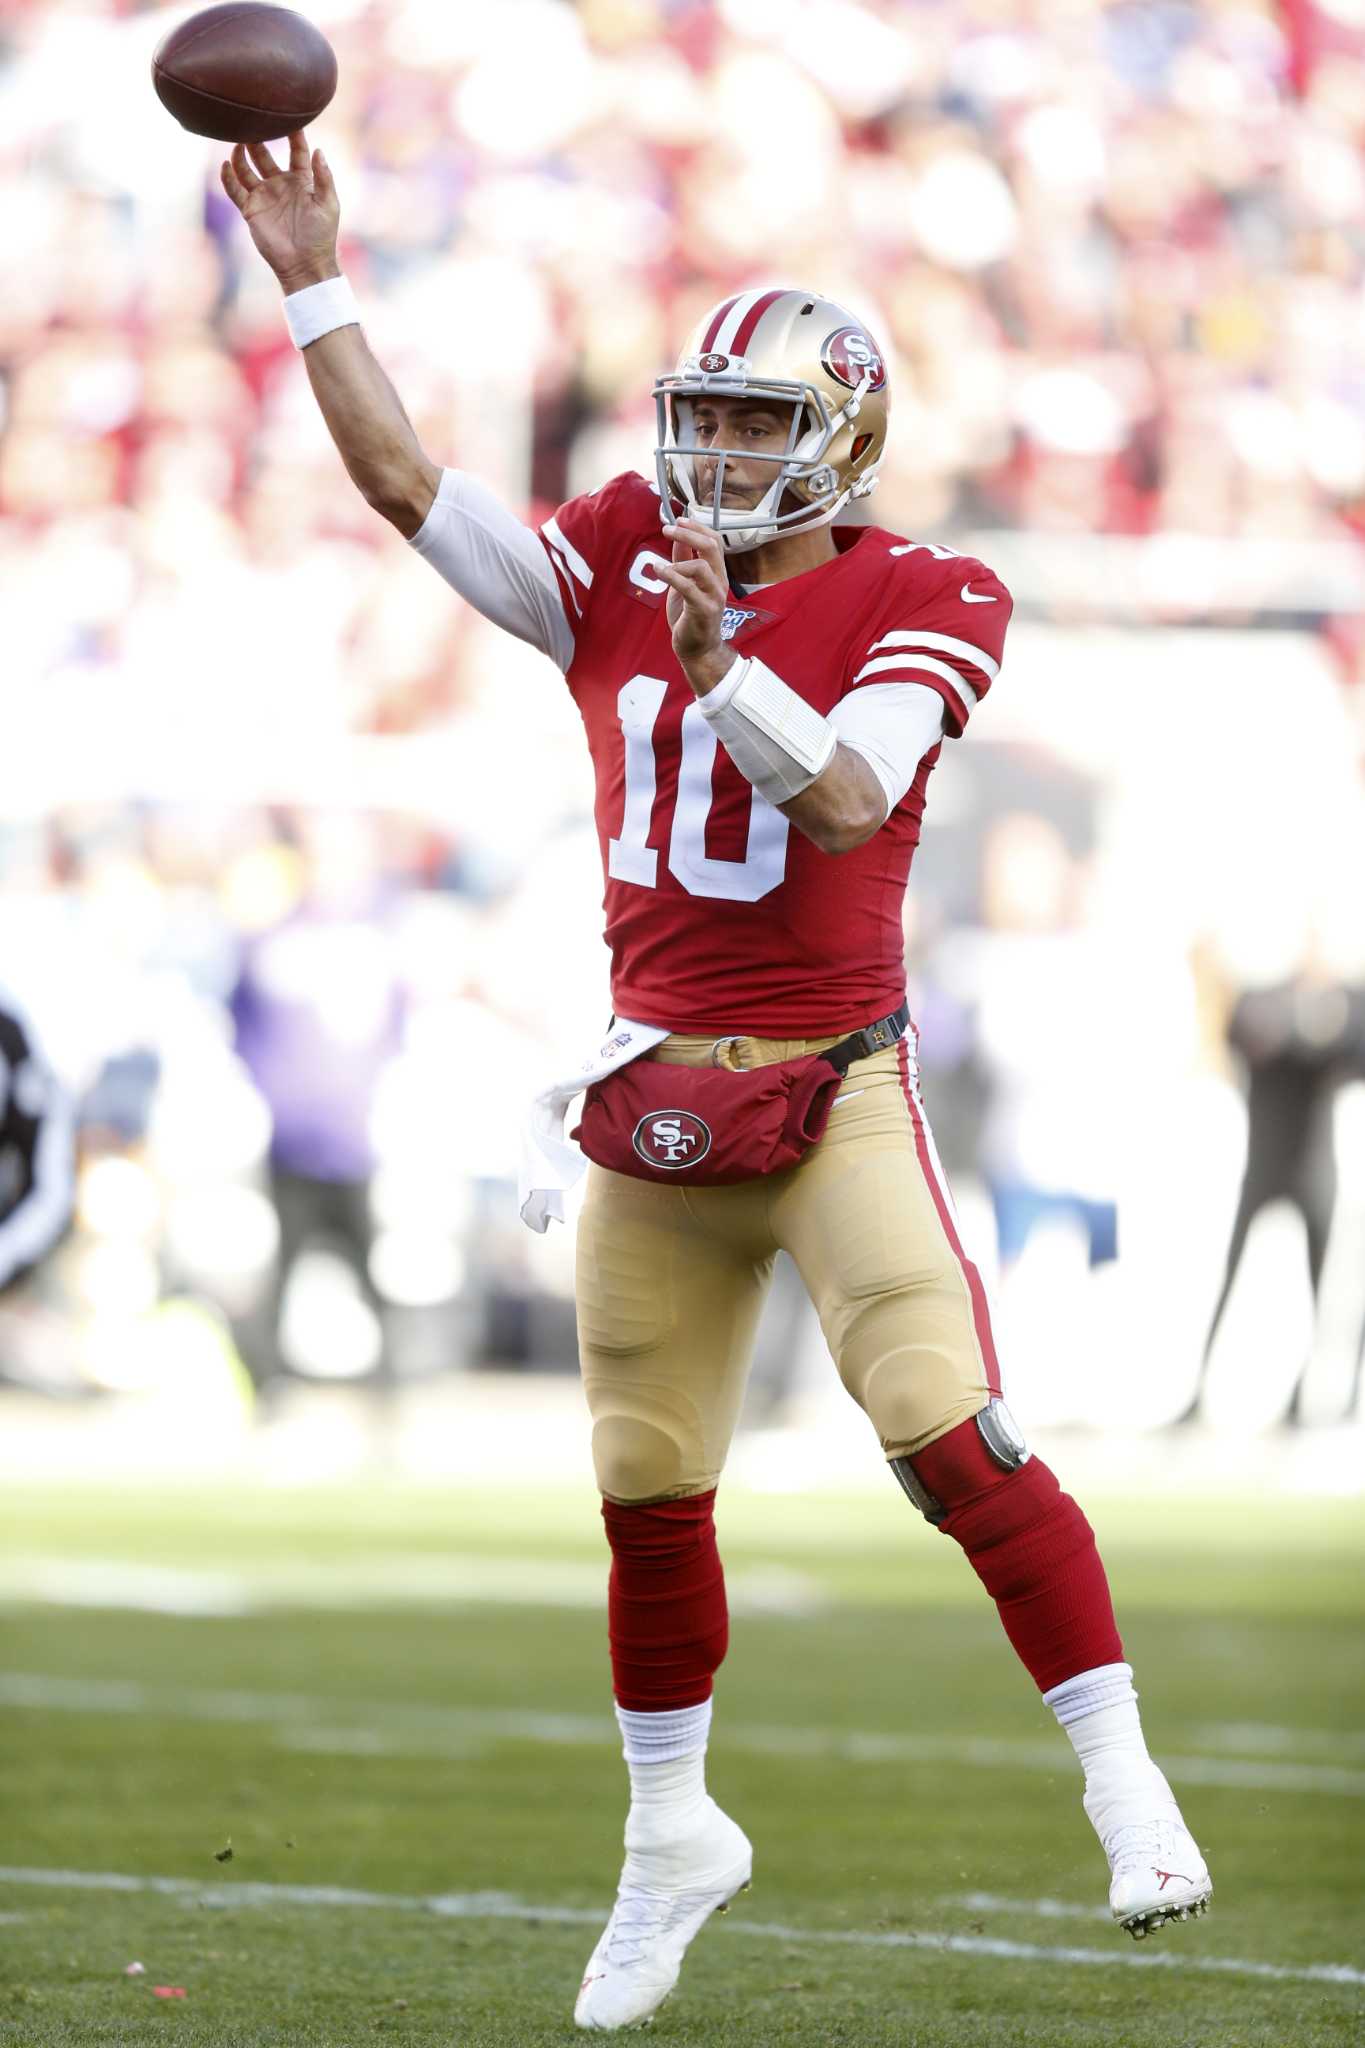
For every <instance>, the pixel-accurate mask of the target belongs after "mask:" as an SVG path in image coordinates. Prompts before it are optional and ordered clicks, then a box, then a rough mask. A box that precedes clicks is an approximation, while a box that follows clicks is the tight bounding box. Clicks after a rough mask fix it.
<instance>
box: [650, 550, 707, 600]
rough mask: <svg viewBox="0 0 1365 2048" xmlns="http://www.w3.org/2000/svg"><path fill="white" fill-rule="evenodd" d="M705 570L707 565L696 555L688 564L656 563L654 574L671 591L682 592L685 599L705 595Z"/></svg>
mask: <svg viewBox="0 0 1365 2048" xmlns="http://www.w3.org/2000/svg"><path fill="white" fill-rule="evenodd" d="M705 570H706V564H705V563H704V562H699V561H698V560H697V558H696V556H695V555H694V556H693V557H692V559H691V560H690V561H686V562H656V563H655V565H654V572H655V574H656V575H657V576H658V578H659V580H660V582H662V583H666V584H667V585H668V587H669V589H670V590H676V591H679V592H681V594H682V595H683V596H684V597H691V596H694V595H701V594H702V593H703V590H704V585H703V583H702V580H701V579H702V577H703V575H704V573H705Z"/></svg>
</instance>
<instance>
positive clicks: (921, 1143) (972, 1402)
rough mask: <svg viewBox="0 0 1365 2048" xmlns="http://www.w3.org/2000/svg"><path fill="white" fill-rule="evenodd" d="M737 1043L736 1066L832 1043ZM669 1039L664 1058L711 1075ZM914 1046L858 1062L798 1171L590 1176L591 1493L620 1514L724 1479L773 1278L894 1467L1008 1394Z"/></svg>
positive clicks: (584, 1344)
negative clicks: (668, 1180)
mask: <svg viewBox="0 0 1365 2048" xmlns="http://www.w3.org/2000/svg"><path fill="white" fill-rule="evenodd" d="M841 1035H842V1034H831V1035H830V1036H829V1037H825V1038H818V1039H801V1040H787V1041H781V1040H772V1039H740V1040H736V1041H732V1042H731V1043H732V1044H733V1045H734V1046H735V1047H736V1048H737V1052H736V1053H734V1054H731V1055H729V1056H728V1057H727V1058H726V1061H725V1063H726V1064H737V1065H743V1066H753V1065H758V1064H761V1063H766V1062H767V1061H769V1060H774V1059H791V1058H795V1057H796V1056H798V1055H799V1054H801V1053H803V1052H806V1051H814V1050H817V1049H818V1048H820V1047H822V1046H825V1045H828V1044H831V1043H832V1042H833V1037H834V1036H841ZM714 1043H715V1041H713V1040H712V1039H710V1038H691V1037H673V1038H669V1039H667V1040H665V1041H664V1043H663V1044H662V1045H661V1046H660V1047H659V1048H658V1049H657V1050H656V1052H655V1053H654V1055H653V1057H654V1058H655V1059H661V1060H663V1061H665V1062H666V1063H667V1062H673V1063H675V1064H684V1065H701V1064H704V1063H708V1062H709V1061H710V1058H711V1050H712V1046H713V1044H714ZM913 1045H914V1041H913V1038H909V1039H902V1040H901V1041H900V1043H899V1044H898V1045H894V1046H891V1047H889V1048H888V1049H887V1050H886V1051H885V1052H879V1053H875V1054H874V1055H873V1056H872V1057H871V1058H870V1059H863V1060H858V1061H856V1062H855V1063H854V1065H852V1066H851V1067H850V1068H849V1071H848V1076H847V1078H846V1080H845V1082H844V1085H843V1087H842V1089H841V1090H840V1094H839V1096H838V1098H837V1099H836V1102H835V1106H834V1108H833V1110H832V1112H831V1115H830V1119H829V1125H828V1128H827V1130H826V1132H825V1135H824V1137H823V1138H822V1139H821V1140H820V1143H819V1144H818V1145H817V1146H815V1147H814V1149H813V1150H812V1151H811V1152H809V1153H808V1154H807V1156H806V1157H805V1158H804V1159H803V1160H802V1161H801V1164H800V1165H799V1166H794V1167H790V1168H789V1169H788V1170H787V1171H786V1172H785V1173H775V1174H768V1175H765V1176H763V1177H762V1178H760V1179H756V1180H751V1181H741V1182H737V1183H735V1184H733V1185H731V1186H728V1187H696V1188H687V1187H674V1186H669V1185H666V1184H665V1185H660V1184H658V1183H655V1182H652V1181H642V1180H635V1179H633V1178H631V1177H630V1176H629V1175H627V1174H619V1173H611V1172H608V1171H607V1169H606V1168H604V1167H600V1166H593V1167H591V1168H590V1170H589V1182H588V1192H587V1199H586V1201H585V1203H584V1206H583V1211H582V1215H581V1218H580V1220H579V1226H578V1250H577V1284H576V1293H577V1300H578V1334H579V1351H580V1357H581V1360H582V1368H583V1385H584V1389H585V1392H586V1394H587V1399H588V1407H589V1410H590V1411H591V1414H592V1419H593V1459H594V1463H595V1466H596V1471H597V1483H598V1485H599V1487H600V1488H601V1491H602V1492H603V1493H604V1494H605V1495H606V1496H607V1498H608V1499H610V1500H614V1501H619V1502H623V1503H629V1502H642V1501H651V1500H671V1499H676V1498H678V1497H680V1496H682V1495H685V1494H691V1493H705V1492H707V1491H708V1490H709V1489H710V1488H711V1487H713V1486H714V1485H715V1484H716V1481H717V1479H718V1478H719V1476H720V1472H721V1469H722V1467H723V1465H724V1463H725V1457H726V1453H727V1451H728V1450H729V1447H730V1439H731V1437H732V1435H733V1434H734V1428H735V1423H736V1420H737V1418H738V1415H739V1409H740V1403H741V1400H742V1398H743V1394H744V1383H745V1379H746V1376H747V1374H748V1369H749V1360H750V1357H751V1354H752V1351H753V1343H754V1333H755V1331H756V1329H757V1326H758V1318H759V1311H760V1309H761V1308H762V1306H763V1299H764V1295H765V1294H766V1292H767V1287H768V1282H769V1280H770V1278H771V1275H772V1270H773V1261H774V1259H775V1258H776V1255H777V1253H778V1252H779V1251H786V1252H789V1253H790V1254H791V1257H792V1258H793V1260H794V1261H795V1263H796V1266H797V1269H798V1271H799V1272H800V1275H801V1278H802V1281H803V1282H804V1284H805V1287H806V1291H807V1293H808V1294H809V1295H810V1298H811V1300H812V1301H813V1302H814V1304H815V1307H816V1310H817V1312H818V1314H819V1317H820V1326H821V1328H822V1329H823V1331H824V1333H825V1338H826V1341H827V1342H828V1344H829V1348H830V1351H831V1353H832V1355H833V1357H834V1361H835V1364H836V1365H837V1367H838V1369H839V1376H840V1378H841V1379H842V1380H843V1383H844V1385H845V1387H847V1389H848V1391H849V1393H850V1394H851V1395H852V1396H853V1398H854V1400H855V1401H856V1402H857V1403H858V1405H859V1407H860V1408H862V1409H863V1411H864V1413H865V1414H866V1415H867V1416H868V1418H869V1420H870V1421H871V1423H872V1426H873V1428H874V1429H875V1430H876V1432H877V1434H878V1436H879V1437H880V1439H881V1445H882V1450H883V1452H884V1453H885V1455H886V1456H887V1457H888V1458H895V1457H900V1456H903V1455H904V1454H906V1453H908V1452H913V1451H918V1450H922V1449H923V1447H924V1445H925V1444H928V1443H932V1442H933V1441H934V1439H935V1438H936V1437H939V1436H942V1435H944V1434H945V1432H946V1431H948V1430H950V1429H953V1428H955V1427H956V1425H957V1424H958V1423H960V1422H964V1421H966V1420H967V1418H968V1417H969V1416H972V1415H975V1414H976V1413H977V1412H978V1410H980V1409H982V1408H984V1407H985V1406H986V1403H987V1402H988V1401H989V1400H990V1399H991V1398H992V1396H993V1395H996V1394H998V1393H999V1391H1000V1375H999V1368H998V1366H997V1364H996V1360H995V1350H994V1346H993V1343H992V1339H991V1329H990V1320H989V1315H988V1311H987V1307H986V1300H985V1294H984V1291H983V1289H982V1285H981V1279H980V1276H979V1274H978V1273H977V1271H976V1268H975V1267H974V1266H973V1265H972V1264H971V1262H970V1261H969V1260H968V1259H967V1257H966V1254H965V1253H964V1251H963V1249H962V1244H961V1240H960V1238H959V1236H958V1229H957V1221H956V1217H955V1215H954V1212H953V1207H952V1198H951V1196H950V1195H949V1193H948V1189H947V1183H946V1181H945V1180H944V1178H943V1175H942V1171H941V1169H940V1167H939V1164H938V1160H937V1156H936V1154H935V1152H934V1146H933V1139H932V1137H931V1136H930V1133H929V1127H928V1124H927V1122H926V1120H925V1116H924V1111H923V1106H922V1104H921V1103H920V1100H919V1092H918V1086H917V1082H916V1074H915V1061H914V1056H913Z"/></svg>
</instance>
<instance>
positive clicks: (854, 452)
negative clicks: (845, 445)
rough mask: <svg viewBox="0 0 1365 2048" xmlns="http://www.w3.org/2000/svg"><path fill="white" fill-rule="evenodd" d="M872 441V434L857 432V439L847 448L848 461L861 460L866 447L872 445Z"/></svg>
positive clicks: (866, 449)
mask: <svg viewBox="0 0 1365 2048" xmlns="http://www.w3.org/2000/svg"><path fill="white" fill-rule="evenodd" d="M872 441H873V436H872V435H871V434H859V436H858V438H857V440H856V441H855V442H854V443H853V446H852V448H850V450H849V458H848V459H849V461H850V462H861V461H862V459H863V457H864V456H865V455H866V453H867V451H868V449H869V448H870V447H871V446H872Z"/></svg>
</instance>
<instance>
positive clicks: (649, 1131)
mask: <svg viewBox="0 0 1365 2048" xmlns="http://www.w3.org/2000/svg"><path fill="white" fill-rule="evenodd" d="M630 1142H631V1144H632V1145H633V1146H634V1147H635V1150H636V1151H637V1152H638V1153H639V1155H640V1157H641V1159H643V1160H644V1162H645V1165H646V1166H660V1167H662V1168H663V1169H664V1171H665V1172H667V1173H676V1172H677V1171H678V1170H679V1168H680V1167H684V1166H695V1165H696V1163H697V1161H698V1160H699V1159H705V1157H706V1155H707V1153H708V1152H709V1151H710V1150H711V1131H710V1127H709V1126H708V1125H707V1124H704V1123H703V1122H702V1120H701V1118H700V1117H699V1116H693V1114H692V1112H691V1110H690V1109H656V1110H653V1111H651V1113H650V1114H649V1115H648V1116H642V1117H641V1118H640V1121H639V1123H638V1124H636V1126H635V1129H634V1131H633V1133H632V1134H631V1140H630Z"/></svg>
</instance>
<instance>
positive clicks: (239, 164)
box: [232, 142, 261, 193]
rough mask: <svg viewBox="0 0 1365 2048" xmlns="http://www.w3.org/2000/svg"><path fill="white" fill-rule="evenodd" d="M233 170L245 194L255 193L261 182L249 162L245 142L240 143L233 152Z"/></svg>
mask: <svg viewBox="0 0 1365 2048" xmlns="http://www.w3.org/2000/svg"><path fill="white" fill-rule="evenodd" d="M232 170H233V175H234V176H235V177H236V180H237V183H238V184H239V185H240V186H241V188H242V191H243V192H244V193H247V192H254V191H255V190H256V187H257V186H258V185H259V184H260V182H261V181H260V179H259V178H258V177H257V176H256V173H255V172H254V171H253V170H252V168H251V165H250V163H249V162H248V161H247V153H246V144H245V143H244V142H239V143H238V144H237V147H236V149H234V150H233V152H232Z"/></svg>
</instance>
